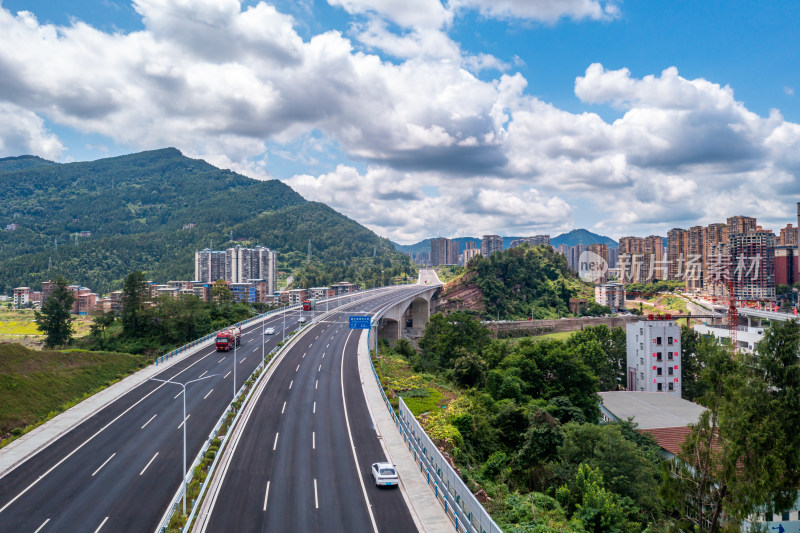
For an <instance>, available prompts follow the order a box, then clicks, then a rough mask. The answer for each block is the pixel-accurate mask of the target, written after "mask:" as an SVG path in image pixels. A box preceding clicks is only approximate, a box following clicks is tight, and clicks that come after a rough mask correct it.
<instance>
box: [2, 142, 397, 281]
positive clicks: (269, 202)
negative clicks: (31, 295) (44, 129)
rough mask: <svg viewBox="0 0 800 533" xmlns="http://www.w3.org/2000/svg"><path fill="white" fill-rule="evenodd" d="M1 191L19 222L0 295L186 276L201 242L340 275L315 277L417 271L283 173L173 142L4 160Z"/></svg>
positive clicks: (8, 238)
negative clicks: (215, 160) (267, 252)
mask: <svg viewBox="0 0 800 533" xmlns="http://www.w3.org/2000/svg"><path fill="white" fill-rule="evenodd" d="M0 198H3V202H2V203H0V226H2V227H5V225H7V224H10V223H12V222H13V223H16V224H18V225H19V229H17V230H15V231H4V232H0V293H7V292H8V291H9V289H10V288H12V287H14V286H19V285H30V286H38V284H39V283H40V282H41V281H42V280H46V279H49V278H51V277H54V276H55V275H58V274H61V275H63V276H65V277H66V278H68V279H71V280H74V281H75V282H77V283H81V284H84V285H87V286H89V287H91V288H92V289H94V290H97V291H100V292H107V291H109V290H114V289H118V288H120V287H121V285H122V280H123V279H124V278H125V276H126V275H127V274H128V273H129V272H131V271H132V270H137V269H141V270H144V271H145V272H146V273H147V275H148V277H149V278H151V279H154V280H160V281H167V280H169V279H190V278H192V277H193V275H194V251H195V250H197V249H200V248H204V247H208V246H209V245H210V244H211V243H213V246H214V248H215V249H222V248H225V247H229V246H232V245H234V244H243V245H256V244H260V245H263V246H267V247H270V248H272V249H274V250H277V251H278V252H279V267H282V268H291V269H295V270H297V273H298V274H299V276H298V277H299V278H302V279H309V278H313V279H314V280H316V281H320V282H330V281H336V279H335V278H331V279H325V277H326V276H325V275H322V274H319V272H320V271H323V270H325V271H327V270H328V269H327V267H329V266H334V265H335V266H337V267H338V271H337V274H339V275H347V276H348V277H350V278H351V279H353V280H354V281H355V280H356V277H357V276H361V277H363V278H365V281H369V280H372V281H373V283H374V279H373V278H374V273H375V271H378V277H379V276H380V273H379V270H380V269H381V268H383V269H384V270H386V271H387V272H386V275H387V276H389V275H390V274H391V275H394V274H398V273H400V272H401V271H403V272H404V271H408V272H409V273H410V271H411V266H410V264H409V263H408V261H407V260H406V259H405V258H404V257H403V256H400V255H399V254H397V253H396V252H394V250H393V249H392V247H391V245H390V243H389V241H388V240H386V239H381V238H380V237H378V236H377V235H375V234H374V233H373V232H371V231H370V230H368V229H366V228H364V227H363V226H361V225H360V224H358V223H356V222H355V221H353V220H350V219H348V218H347V217H345V216H343V215H341V214H340V213H337V212H336V211H334V210H332V209H330V208H329V207H327V206H325V205H324V204H320V203H312V202H307V201H306V200H305V199H304V198H303V197H302V196H300V195H299V194H297V193H296V192H295V191H294V190H292V189H291V188H290V187H288V186H286V185H284V184H283V183H282V182H280V181H278V180H270V181H259V180H254V179H251V178H247V177H245V176H242V175H239V174H236V173H234V172H231V171H228V170H221V169H218V168H216V167H214V166H212V165H210V164H208V163H206V162H205V161H202V160H196V159H190V158H187V157H184V156H183V155H182V154H181V153H180V152H179V151H178V150H176V149H174V148H167V149H163V150H155V151H150V152H142V153H138V154H131V155H126V156H121V157H114V158H109V159H101V160H98V161H92V162H82V163H69V164H56V163H51V162H49V161H45V160H43V159H40V158H36V157H31V156H23V157H16V158H6V159H0ZM80 232H90V233H91V236H88V237H81V236H79V234H80ZM309 240H310V241H311V252H312V262H311V263H310V264H308V265H306V264H305V263H304V260H305V258H306V256H307V250H308V242H309ZM373 255H375V258H374V260H370V261H359V260H357V259H356V260H354V259H353V258H359V257H361V258H367V257H369V258H372V256H373ZM365 265H369V266H370V267H371V268H370V269H369V270H365V269H366V266H365ZM301 267H302V268H301ZM306 270H309V271H311V272H312V273H313V272H317V274H312V275H310V276H308V275H306V273H305V271H306Z"/></svg>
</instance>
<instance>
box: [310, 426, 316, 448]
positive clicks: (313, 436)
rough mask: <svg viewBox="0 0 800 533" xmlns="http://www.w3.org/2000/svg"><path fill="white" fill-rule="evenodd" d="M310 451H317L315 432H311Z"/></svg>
mask: <svg viewBox="0 0 800 533" xmlns="http://www.w3.org/2000/svg"><path fill="white" fill-rule="evenodd" d="M311 449H312V450H316V449H317V434H316V433H315V432H313V431H312V432H311Z"/></svg>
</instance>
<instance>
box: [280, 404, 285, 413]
mask: <svg viewBox="0 0 800 533" xmlns="http://www.w3.org/2000/svg"><path fill="white" fill-rule="evenodd" d="M285 410H286V402H283V408H282V409H281V414H283V412H284V411H285Z"/></svg>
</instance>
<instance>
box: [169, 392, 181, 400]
mask: <svg viewBox="0 0 800 533" xmlns="http://www.w3.org/2000/svg"><path fill="white" fill-rule="evenodd" d="M181 394H183V391H180V392H179V393H178V394H176V395H175V398H177V397H178V396H180V395H181ZM175 398H172V399H173V400H174V399H175Z"/></svg>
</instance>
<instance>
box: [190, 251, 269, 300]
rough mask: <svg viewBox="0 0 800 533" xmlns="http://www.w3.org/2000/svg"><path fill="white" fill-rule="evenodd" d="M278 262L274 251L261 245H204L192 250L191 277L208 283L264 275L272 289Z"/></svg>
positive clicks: (243, 281) (263, 277) (239, 280)
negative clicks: (224, 247)
mask: <svg viewBox="0 0 800 533" xmlns="http://www.w3.org/2000/svg"><path fill="white" fill-rule="evenodd" d="M277 262H278V260H277V253H276V252H274V251H272V250H270V249H269V248H265V247H263V246H256V247H255V248H245V247H243V246H234V247H233V248H228V249H227V250H224V251H214V250H210V249H208V248H206V249H205V250H200V251H198V252H195V254H194V278H195V280H196V281H200V282H210V283H213V282H215V281H217V280H219V279H223V280H225V281H227V282H229V283H245V282H246V281H247V280H248V279H264V280H266V282H267V285H268V286H269V292H275V291H276V290H277V285H278V274H277Z"/></svg>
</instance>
